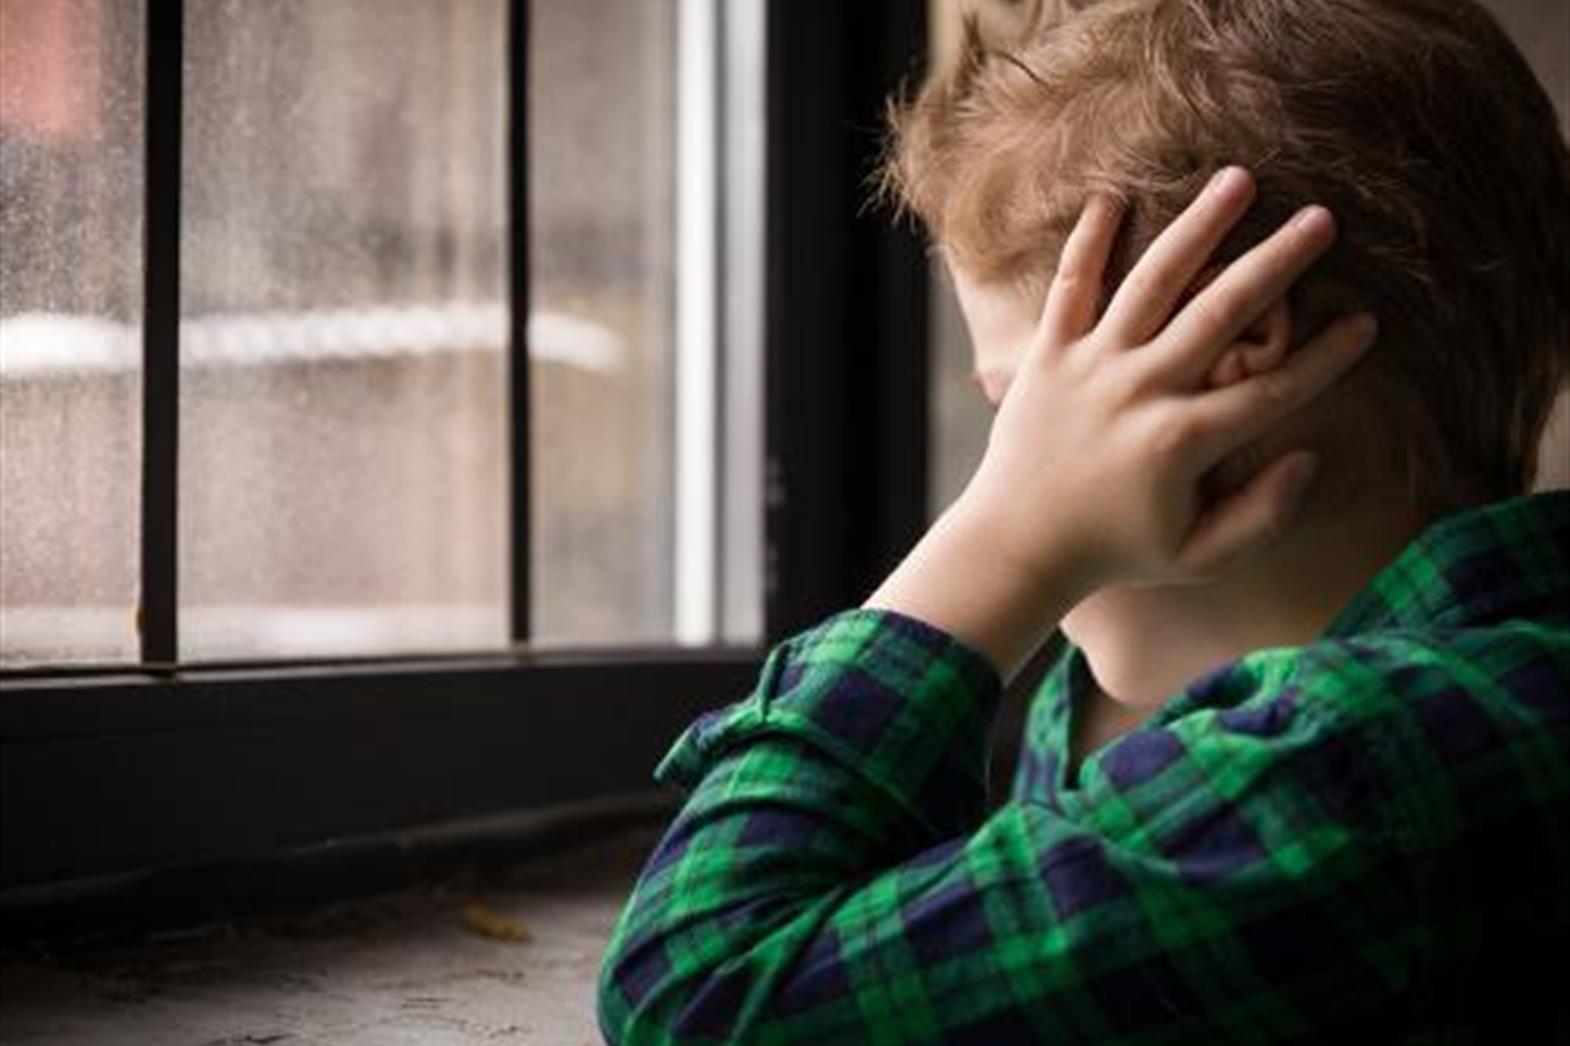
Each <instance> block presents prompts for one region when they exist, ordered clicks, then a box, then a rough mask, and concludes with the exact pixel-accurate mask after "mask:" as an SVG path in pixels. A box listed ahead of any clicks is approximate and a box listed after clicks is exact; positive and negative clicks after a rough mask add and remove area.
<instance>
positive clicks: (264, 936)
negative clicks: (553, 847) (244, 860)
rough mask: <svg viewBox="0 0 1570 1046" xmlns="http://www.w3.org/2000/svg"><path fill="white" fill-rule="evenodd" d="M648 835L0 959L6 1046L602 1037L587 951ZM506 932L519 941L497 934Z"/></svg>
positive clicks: (439, 1044) (438, 1045)
mask: <svg viewBox="0 0 1570 1046" xmlns="http://www.w3.org/2000/svg"><path fill="white" fill-rule="evenodd" d="M658 835H659V828H657V827H650V828H647V829H637V830H631V831H623V832H621V833H619V834H618V836H617V837H616V838H614V839H607V840H604V841H602V842H598V843H594V844H592V845H589V846H584V847H581V848H579V849H576V850H574V851H573V852H571V853H563V854H559V855H557V856H555V857H553V858H551V859H548V860H541V861H539V862H535V863H531V864H529V865H525V866H520V867H517V868H514V869H510V870H508V871H507V872H505V873H500V874H494V873H493V874H490V875H488V876H487V877H486V879H485V880H484V882H483V883H479V884H474V883H472V882H471V884H470V885H467V886H464V885H456V884H448V885H444V886H440V887H427V888H424V889H421V890H418V891H409V892H405V893H400V894H394V895H385V896H381V897H376V898H369V899H364V900H360V901H357V902H353V903H347V904H341V905H336V906H330V907H324V908H321V909H318V910H315V911H312V912H310V913H304V914H300V915H296V916H291V917H289V918H269V919H265V920H257V921H255V922H251V923H244V924H234V923H230V924H223V925H220V926H211V927H206V928H202V929H201V930H192V931H184V932H181V933H178V934H164V935H162V936H161V937H158V938H154V939H152V940H148V941H144V942H141V943H138V944H136V945H134V946H127V945H120V946H116V947H113V948H106V947H103V946H99V947H96V948H92V949H87V950H77V951H73V952H70V953H65V954H56V955H22V954H18V953H9V954H6V955H5V956H4V957H3V960H0V1041H3V1042H4V1043H5V1044H6V1046H21V1044H23V1043H49V1044H50V1046H89V1044H91V1046H113V1044H121V1043H124V1044H133V1043H134V1044H150V1043H157V1044H160V1046H240V1044H256V1043H278V1044H288V1046H296V1044H316V1043H321V1044H329V1043H330V1044H345V1046H358V1044H367V1046H369V1044H373V1043H374V1044H376V1046H387V1044H403V1043H408V1044H415V1043H419V1044H423V1046H444V1044H448V1043H542V1044H550V1046H558V1044H560V1046H576V1044H591V1043H598V1042H600V1041H601V1039H600V1035H599V1032H598V1030H597V1027H596V1025H595V1019H594V983H595V977H596V974H597V972H598V968H599V960H600V955H601V953H602V951H603V949H604V946H605V941H606V938H607V936H608V935H609V932H610V929H611V925H612V924H613V923H614V921H615V919H616V915H617V913H618V912H619V910H620V907H621V904H622V902H623V900H624V899H625V897H626V894H627V891H628V890H629V889H630V887H631V884H632V880H633V878H634V877H635V876H636V874H637V871H638V869H639V868H640V867H641V866H642V863H643V860H644V858H645V857H646V856H647V854H648V853H649V852H650V850H651V849H652V847H653V846H654V843H655V842H656V841H657V839H658ZM518 932H523V933H526V934H527V939H525V940H509V939H507V938H508V937H509V936H510V935H513V934H515V933H518Z"/></svg>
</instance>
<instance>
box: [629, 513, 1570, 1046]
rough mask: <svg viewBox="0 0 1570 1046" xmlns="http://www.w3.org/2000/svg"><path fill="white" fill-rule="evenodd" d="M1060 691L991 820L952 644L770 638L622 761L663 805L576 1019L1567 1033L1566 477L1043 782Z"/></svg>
mask: <svg viewBox="0 0 1570 1046" xmlns="http://www.w3.org/2000/svg"><path fill="white" fill-rule="evenodd" d="M1152 642H1159V637H1152ZM1088 682H1089V676H1088V673H1087V668H1086V664H1085V660H1084V657H1083V654H1082V653H1081V652H1080V651H1079V650H1077V649H1075V648H1073V647H1069V648H1068V649H1067V651H1066V653H1065V655H1064V656H1063V658H1062V659H1061V660H1060V661H1059V662H1058V663H1057V664H1056V666H1055V668H1054V669H1053V671H1052V672H1051V673H1050V675H1049V677H1048V678H1047V679H1046V680H1045V682H1044V683H1043V685H1042V686H1041V688H1040V690H1039V691H1038V693H1037V694H1036V696H1035V698H1034V700H1033V703H1032V707H1031V714H1030V718H1029V720H1028V724H1027V730H1026V737H1025V742H1024V751H1023V753H1022V758H1021V761H1020V766H1019V771H1018V776H1017V777H1016V779H1015V781H1014V787H1013V792H1012V795H1011V796H1010V798H1009V801H1008V802H1007V803H1005V804H1003V805H1001V806H1000V807H999V808H997V809H996V810H994V811H992V812H991V813H989V812H988V804H987V801H986V800H987V780H986V777H987V770H986V768H987V755H988V735H989V732H990V728H991V725H992V722H993V718H994V712H995V710H996V707H997V704H998V700H999V695H1000V686H999V680H998V677H997V675H996V673H995V672H994V670H993V669H992V668H991V667H990V665H989V664H988V663H987V662H986V661H985V660H983V659H982V657H981V656H980V655H979V654H978V653H976V652H975V651H974V650H972V649H970V648H968V647H966V646H964V645H962V644H961V643H959V642H958V641H956V640H955V639H954V638H953V637H951V636H948V635H947V634H945V633H943V632H941V631H939V630H937V629H934V628H932V627H930V626H928V625H925V624H923V623H921V622H919V621H916V620H914V619H911V618H908V617H904V616H901V615H898V614H894V613H890V612H885V611H872V610H852V611H848V612H845V613H842V614H839V615H836V616H834V617H832V618H830V619H828V620H827V621H826V622H824V623H823V624H821V625H819V626H818V627H816V628H813V629H811V630H809V631H806V632H804V633H802V634H800V635H798V636H795V637H794V638H791V639H789V640H787V641H785V642H783V643H781V644H780V645H779V646H778V647H776V648H775V649H774V650H773V651H772V652H771V654H770V656H769V658H768V660H767V662H766V663H765V665H764V668H763V671H762V675H761V678H760V679H759V682H758V685H757V688H756V689H755V690H754V691H753V693H752V694H751V695H750V696H748V697H747V698H746V699H744V700H742V701H739V702H737V703H735V704H732V705H729V706H726V707H724V708H721V709H718V710H716V711H712V712H709V713H706V714H705V715H703V716H701V717H700V718H699V719H698V720H697V721H696V722H694V723H693V724H692V725H691V726H690V727H689V728H688V729H687V730H686V732H685V733H683V734H682V736H681V737H680V738H679V739H678V740H677V741H676V743H675V746H674V747H673V748H672V749H671V750H670V752H669V754H668V755H667V756H666V757H665V759H664V760H663V761H662V762H661V764H660V765H659V767H658V769H657V770H656V771H655V774H656V777H657V779H659V780H661V781H663V782H667V783H671V784H675V785H679V786H682V787H684V788H687V789H689V790H690V792H691V794H690V797H689V799H688V801H687V804H686V806H685V808H684V809H683V810H682V811H681V812H680V814H679V815H678V816H677V817H676V819H675V821H674V822H673V823H672V825H671V826H670V829H669V830H668V831H667V833H666V834H665V836H664V838H663V840H662V841H661V842H660V844H659V845H658V846H657V847H656V849H655V851H654V853H653V854H652V856H651V857H650V859H649V861H648V863H647V865H646V866H645V868H644V869H643V872H642V875H641V877H640V879H639V881H638V883H637V885H636V887H635V889H634V891H633V893H632V896H631V898H630V900H629V901H628V903H627V907H626V909H625V910H624V911H623V912H622V915H621V918H620V920H619V921H618V923H617V925H616V928H615V931H614V933H613V935H612V939H611V942H610V945H609V948H608V950H607V952H606V957H605V963H604V966H603V969H602V971H601V976H600V988H599V1017H600V1023H601V1028H602V1030H603V1031H604V1033H605V1034H606V1036H607V1037H608V1038H610V1039H611V1040H612V1041H615V1042H626V1043H632V1042H637V1043H673V1042H695V1043H697V1042H703V1043H709V1042H713V1043H721V1042H748V1043H775V1042H808V1043H814V1044H825V1043H831V1042H871V1043H907V1042H931V1041H938V1042H948V1043H977V1044H986V1046H992V1044H1006V1043H1010V1042H1033V1041H1047V1042H1065V1043H1068V1042H1101V1043H1104V1042H1138V1043H1171V1042H1183V1043H1188V1042H1205V1043H1212V1042H1279V1041H1301V1042H1310V1043H1327V1042H1329V1043H1334V1042H1358V1043H1361V1042H1379V1043H1396V1042H1441V1041H1443V1042H1470V1041H1475V1040H1477V1039H1478V1038H1479V1037H1481V1041H1496V1040H1495V1039H1494V1037H1493V1035H1491V1034H1490V1033H1497V1034H1503V1033H1508V1032H1518V1033H1521V1032H1532V1033H1533V1034H1531V1035H1530V1036H1529V1037H1524V1038H1522V1039H1520V1040H1519V1041H1521V1042H1529V1043H1532V1044H1534V1046H1535V1044H1537V1043H1547V1042H1570V940H1567V938H1570V493H1553V494H1539V495H1535V496H1530V497H1522V498H1516V499H1513V500H1510V501H1505V502H1500V503H1497V504H1494V505H1490V506H1486V507H1482V508H1478V509H1474V510H1470V511H1467V512H1464V513H1459V514H1456V515H1453V516H1450V517H1448V518H1446V519H1443V520H1441V521H1439V522H1437V523H1436V524H1434V525H1433V526H1431V527H1430V528H1428V529H1427V530H1426V531H1425V532H1424V533H1423V534H1422V535H1421V536H1420V537H1419V538H1418V539H1417V540H1416V541H1415V542H1413V543H1412V544H1411V545H1410V546H1408V547H1407V548H1406V549H1405V550H1404V551H1403V552H1402V554H1401V555H1400V556H1399V557H1397V559H1396V560H1395V561H1394V562H1392V563H1391V564H1390V565H1389V566H1388V567H1387V568H1386V569H1385V570H1383V571H1382V572H1381V573H1380V574H1379V575H1378V576H1377V577H1376V578H1375V579H1374V580H1373V581H1372V582H1371V583H1370V584H1369V586H1368V587H1367V588H1365V589H1364V590H1363V591H1362V592H1361V593H1359V594H1358V596H1357V597H1356V598H1355V599H1354V600H1353V601H1352V602H1351V603H1350V604H1349V605H1348V606H1347V607H1346V608H1345V609H1344V610H1343V611H1342V613H1341V614H1339V615H1338V616H1337V618H1336V619H1335V621H1334V622H1333V623H1332V624H1331V625H1330V627H1329V628H1328V629H1327V630H1326V632H1325V634H1324V635H1323V636H1322V637H1320V639H1319V640H1318V641H1317V642H1315V643H1314V644H1312V645H1311V646H1307V647H1300V648H1293V649H1270V650H1260V651H1256V652H1254V653H1251V654H1249V655H1247V656H1246V657H1242V658H1240V659H1238V660H1236V661H1234V662H1231V663H1229V664H1227V665H1225V666H1224V667H1222V668H1220V669H1218V670H1216V671H1214V672H1212V673H1210V674H1208V675H1207V676H1205V677H1204V678H1202V679H1199V680H1197V681H1196V682H1194V683H1193V684H1192V685H1190V686H1189V687H1188V688H1187V689H1186V690H1184V691H1183V692H1182V693H1181V694H1178V695H1176V696H1175V697H1173V698H1172V699H1171V700H1169V701H1168V702H1167V703H1166V704H1164V705H1163V706H1162V707H1161V708H1160V709H1159V710H1158V711H1157V712H1155V713H1154V714H1153V715H1152V716H1151V717H1150V718H1149V719H1147V720H1146V721H1145V722H1143V723H1142V724H1141V725H1140V726H1139V727H1137V728H1136V729H1134V730H1132V731H1130V732H1129V733H1126V734H1124V735H1122V736H1121V737H1117V738H1114V739H1113V740H1111V741H1109V742H1108V743H1106V744H1105V745H1103V746H1102V747H1101V748H1099V749H1097V750H1096V751H1094V752H1092V753H1090V754H1088V755H1087V757H1086V759H1085V762H1084V764H1083V766H1082V767H1081V768H1080V770H1079V772H1078V774H1077V775H1076V778H1077V779H1072V780H1071V779H1069V776H1068V773H1067V760H1066V753H1067V739H1068V737H1069V736H1070V734H1069V718H1070V716H1071V715H1073V714H1074V709H1075V707H1076V705H1077V704H1078V703H1079V702H1080V701H1081V700H1082V698H1083V696H1084V693H1085V689H1084V688H1085V686H1086V685H1087V683H1088ZM1497 1041H1505V1040H1503V1039H1499V1040H1497Z"/></svg>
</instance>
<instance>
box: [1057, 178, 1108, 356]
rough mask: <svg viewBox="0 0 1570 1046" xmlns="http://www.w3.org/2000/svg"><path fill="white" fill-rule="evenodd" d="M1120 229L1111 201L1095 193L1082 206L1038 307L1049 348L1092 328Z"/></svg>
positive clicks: (1066, 341)
mask: <svg viewBox="0 0 1570 1046" xmlns="http://www.w3.org/2000/svg"><path fill="white" fill-rule="evenodd" d="M1122 224H1123V205H1122V203H1121V202H1120V201H1119V200H1118V199H1117V198H1116V197H1113V196H1108V195H1106V194H1104V193H1096V194H1094V195H1092V196H1091V197H1090V199H1089V200H1087V201H1086V203H1085V209H1084V210H1083V211H1081V212H1080V215H1079V221H1078V222H1076V223H1075V225H1074V231H1073V232H1071V233H1069V238H1068V242H1067V243H1065V244H1064V245H1063V253H1062V255H1061V256H1060V257H1059V259H1058V267H1057V272H1056V273H1054V274H1053V277H1052V286H1051V288H1050V289H1049V290H1048V291H1047V301H1046V304H1045V306H1043V308H1042V314H1041V329H1042V331H1043V333H1045V335H1046V336H1047V338H1048V339H1049V344H1052V345H1064V344H1067V343H1068V342H1070V341H1074V340H1076V339H1078V338H1080V337H1082V336H1083V335H1084V334H1085V333H1086V332H1088V331H1089V330H1090V329H1091V327H1093V326H1094V325H1095V322H1096V307H1097V306H1098V305H1099V304H1100V303H1101V289H1102V285H1103V283H1104V282H1105V280H1106V272H1107V258H1108V257H1109V256H1110V255H1111V253H1112V244H1113V242H1114V241H1115V240H1116V239H1117V233H1118V228H1119V227H1120V226H1121V225H1122Z"/></svg>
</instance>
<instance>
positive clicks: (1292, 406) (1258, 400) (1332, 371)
mask: <svg viewBox="0 0 1570 1046" xmlns="http://www.w3.org/2000/svg"><path fill="white" fill-rule="evenodd" d="M1377 334H1378V324H1377V322H1376V321H1375V320H1374V317H1373V316H1371V315H1369V314H1368V313H1358V314H1356V315H1352V316H1343V317H1342V318H1341V319H1339V320H1336V321H1335V322H1334V323H1331V324H1330V325H1329V326H1327V327H1326V328H1325V329H1324V330H1322V331H1320V333H1319V334H1318V335H1317V336H1315V337H1314V339H1313V340H1312V341H1310V342H1309V343H1308V344H1307V345H1305V346H1303V347H1302V348H1300V349H1298V350H1297V351H1296V352H1294V353H1293V354H1292V355H1291V356H1290V357H1289V358H1288V359H1287V361H1286V363H1284V364H1282V365H1281V366H1280V367H1279V368H1277V369H1275V370H1272V371H1270V372H1268V373H1265V374H1260V375H1256V376H1254V377H1251V378H1247V379H1245V380H1243V381H1241V382H1239V383H1237V384H1235V385H1228V386H1227V387H1225V388H1221V389H1214V390H1211V391H1208V392H1205V393H1202V394H1201V395H1200V396H1199V397H1198V398H1196V399H1194V400H1192V401H1191V410H1190V412H1188V415H1187V423H1188V424H1189V425H1191V426H1193V429H1192V431H1194V432H1196V433H1198V438H1197V439H1196V440H1195V443H1196V446H1195V458H1196V460H1199V461H1201V462H1203V463H1204V465H1205V467H1208V466H1209V464H1211V463H1213V462H1215V461H1218V460H1220V459H1221V458H1223V457H1225V456H1226V455H1227V454H1228V453H1230V452H1231V451H1233V450H1234V449H1236V448H1237V447H1240V446H1242V445H1243V444H1245V443H1247V442H1249V441H1250V440H1252V439H1254V438H1256V437H1257V436H1259V435H1261V434H1262V433H1264V432H1265V431H1266V430H1268V429H1270V428H1272V427H1274V426H1275V425H1277V424H1279V423H1280V422H1281V421H1282V420H1283V419H1284V418H1286V417H1287V416H1288V415H1290V414H1292V413H1293V412H1294V411H1296V410H1298V409H1299V408H1301V407H1302V406H1304V405H1305V404H1306V403H1308V402H1309V401H1310V400H1312V399H1314V398H1315V397H1316V396H1318V395H1320V394H1321V393H1323V392H1324V391H1325V390H1326V389H1328V388H1329V387H1330V386H1331V385H1333V384H1335V382H1336V380H1337V379H1339V378H1340V377H1341V376H1342V375H1343V374H1345V373H1346V372H1347V371H1348V370H1350V369H1351V368H1352V366H1353V365H1354V364H1356V363H1357V361H1358V360H1359V359H1361V358H1362V355H1363V353H1364V352H1366V351H1367V350H1368V348H1369V346H1371V345H1372V344H1373V343H1374V339H1375V337H1376V335H1377Z"/></svg>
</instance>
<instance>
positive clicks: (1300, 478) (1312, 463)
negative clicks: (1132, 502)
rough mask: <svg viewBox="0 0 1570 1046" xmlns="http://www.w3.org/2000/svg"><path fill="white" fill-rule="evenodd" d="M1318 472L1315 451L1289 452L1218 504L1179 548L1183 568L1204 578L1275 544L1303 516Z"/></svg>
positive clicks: (1195, 577)
mask: <svg viewBox="0 0 1570 1046" xmlns="http://www.w3.org/2000/svg"><path fill="white" fill-rule="evenodd" d="M1318 470H1319V458H1318V457H1317V456H1316V455H1315V454H1314V453H1313V452H1311V451H1306V450H1298V451H1293V452H1292V453H1290V454H1283V455H1282V456H1281V457H1279V458H1277V459H1276V460H1275V461H1273V462H1271V463H1270V464H1269V465H1268V466H1266V467H1265V468H1264V469H1262V470H1260V472H1259V473H1258V474H1256V475H1255V476H1254V478H1253V479H1251V480H1249V482H1248V483H1247V484H1246V485H1244V486H1243V487H1242V488H1241V489H1239V490H1237V491H1235V492H1234V493H1232V494H1229V495H1227V496H1226V497H1224V498H1222V499H1221V500H1219V501H1215V502H1212V503H1211V504H1210V505H1209V506H1207V507H1206V508H1205V510H1204V511H1203V512H1201V513H1200V516H1199V519H1198V520H1196V521H1195V523H1194V526H1193V528H1192V529H1191V530H1190V531H1189V535H1188V539H1187V540H1186V541H1185V542H1184V543H1183V547H1182V548H1181V549H1180V550H1179V551H1178V555H1177V568H1178V570H1179V571H1180V572H1181V573H1182V574H1183V575H1184V576H1185V577H1190V578H1192V579H1193V580H1203V579H1205V578H1208V577H1212V576H1214V575H1215V574H1218V573H1220V572H1221V571H1223V570H1225V569H1226V568H1228V567H1230V566H1233V565H1234V564H1236V563H1237V562H1238V561H1240V560H1242V559H1245V558H1247V557H1248V556H1250V555H1252V554H1253V553H1255V552H1258V551H1261V550H1263V549H1265V548H1268V547H1269V546H1270V545H1272V544H1274V543H1275V542H1276V541H1277V540H1279V539H1280V538H1281V536H1282V535H1283V534H1285V533H1286V531H1287V528H1288V527H1290V526H1291V524H1292V522H1293V520H1295V519H1296V518H1297V513H1298V510H1299V509H1300V508H1301V507H1302V505H1303V498H1304V496H1305V495H1307V493H1308V489H1309V487H1310V486H1311V485H1312V484H1313V481H1314V474H1315V473H1316V472H1317V471H1318Z"/></svg>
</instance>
